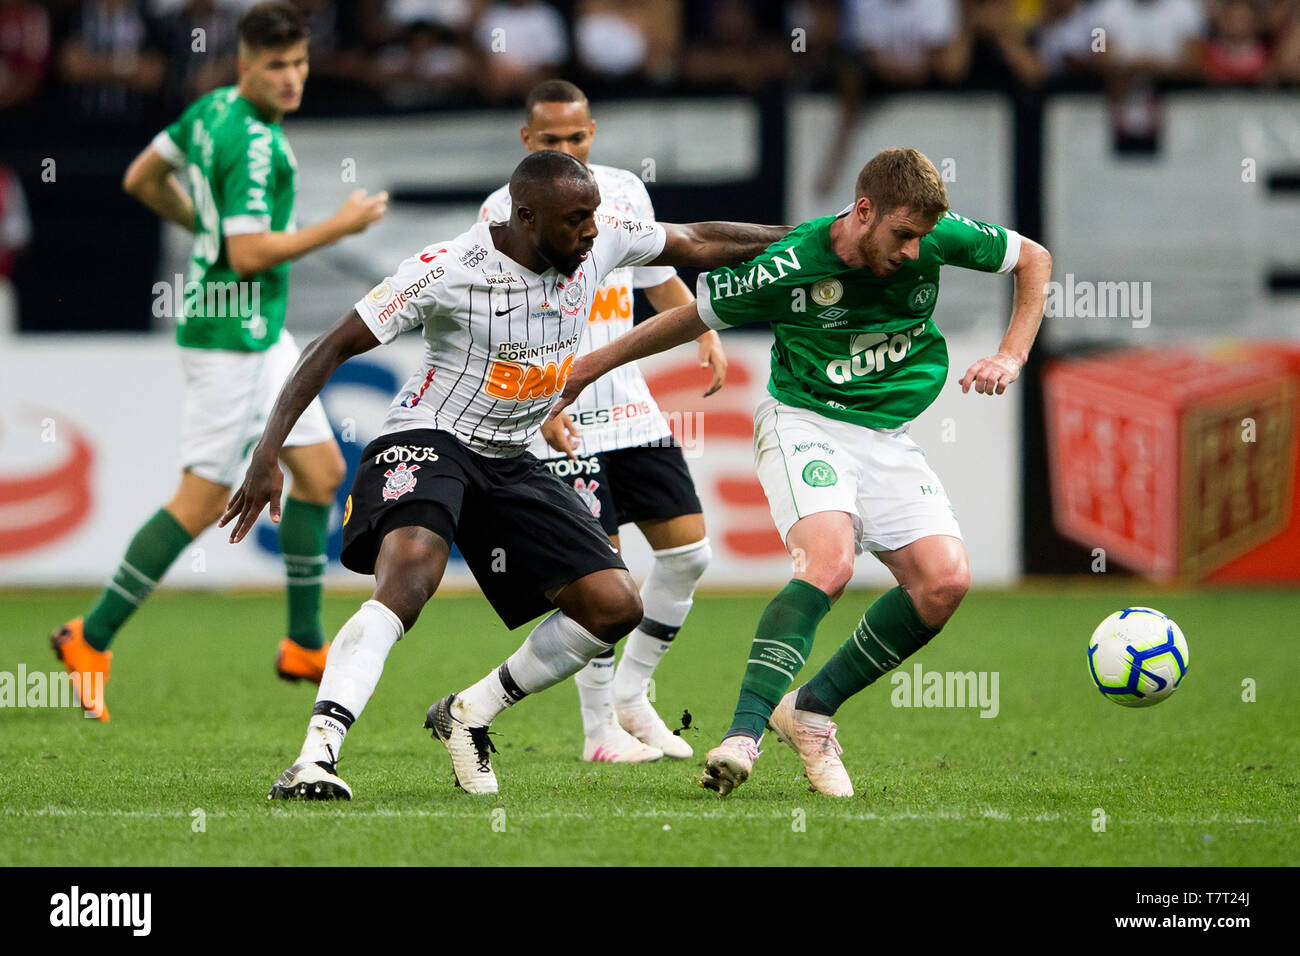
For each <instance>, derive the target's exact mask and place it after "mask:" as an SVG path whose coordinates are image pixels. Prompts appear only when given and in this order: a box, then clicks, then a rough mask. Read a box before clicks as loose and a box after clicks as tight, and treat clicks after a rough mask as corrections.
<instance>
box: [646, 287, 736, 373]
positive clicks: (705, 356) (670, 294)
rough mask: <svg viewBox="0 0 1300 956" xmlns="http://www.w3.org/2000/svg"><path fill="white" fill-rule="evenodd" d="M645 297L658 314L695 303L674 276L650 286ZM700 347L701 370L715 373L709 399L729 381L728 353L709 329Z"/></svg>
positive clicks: (702, 336) (714, 333)
mask: <svg viewBox="0 0 1300 956" xmlns="http://www.w3.org/2000/svg"><path fill="white" fill-rule="evenodd" d="M645 297H646V298H647V299H649V300H650V307H651V308H653V309H654V310H655V311H656V312H667V311H668V310H669V309H674V308H676V307H677V306H679V305H690V304H691V303H692V302H694V301H695V296H693V295H691V290H690V289H689V288H687V286H686V283H685V282H683V281H682V280H681V279H680V278H679V277H678V276H673V277H672V278H671V279H668V280H666V281H664V282H661V283H660V284H659V285H652V286H649V287H648V288H647V289H646V290H645ZM696 341H697V342H698V343H699V345H700V368H707V369H709V370H710V371H711V372H712V373H713V380H712V381H711V382H709V388H708V390H707V391H706V392H705V393H704V397H705V398H708V397H709V396H710V395H712V394H713V393H714V392H716V391H717V390H718V389H720V388H722V384H723V383H724V382H725V381H726V380H727V353H726V352H725V351H724V350H723V348H722V336H720V335H718V333H717V332H715V331H713V329H709V330H708V331H707V332H705V333H704V334H703V335H701V336H700V337H699V338H698V339H697V340H696Z"/></svg>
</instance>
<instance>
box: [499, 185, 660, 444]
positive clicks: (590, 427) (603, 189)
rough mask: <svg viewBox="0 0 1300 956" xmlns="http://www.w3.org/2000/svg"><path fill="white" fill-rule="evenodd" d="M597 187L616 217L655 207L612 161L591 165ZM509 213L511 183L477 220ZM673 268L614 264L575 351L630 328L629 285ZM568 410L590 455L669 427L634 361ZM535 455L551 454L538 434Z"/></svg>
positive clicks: (651, 280)
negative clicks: (616, 265) (621, 267)
mask: <svg viewBox="0 0 1300 956" xmlns="http://www.w3.org/2000/svg"><path fill="white" fill-rule="evenodd" d="M588 169H590V170H591V173H592V175H593V176H595V177H596V185H597V186H598V187H599V188H600V211H601V212H604V213H608V214H609V215H613V216H618V217H631V218H634V219H648V220H651V221H653V220H654V215H655V214H654V207H653V206H652V205H651V203H650V194H649V193H647V192H646V188H645V184H644V183H642V182H641V178H640V177H639V176H637V175H636V174H635V173H631V172H629V171H627V170H626V169H616V168H615V167H613V166H598V165H592V166H589V167H588ZM509 218H510V187H509V186H502V187H501V188H500V189H498V190H497V191H496V192H494V193H493V194H492V195H491V196H489V197H488V198H487V200H486V201H485V202H484V203H483V207H482V209H480V210H479V220H480V221H495V222H505V221H507V220H509ZM676 274H677V270H676V269H674V268H673V267H672V266H642V267H638V268H626V269H615V270H614V271H613V272H611V273H610V274H609V275H608V276H606V277H605V280H604V282H603V283H602V285H601V287H600V289H599V290H597V292H596V299H595V301H594V302H593V303H592V309H591V315H590V317H589V318H588V321H587V324H586V327H585V328H584V329H583V330H582V338H581V339H580V340H579V343H578V354H579V355H586V354H587V353H588V352H591V351H594V350H595V349H598V348H600V347H601V346H602V345H608V344H609V343H610V342H612V341H614V339H616V338H618V337H619V336H620V335H623V334H624V333H626V332H630V331H631V330H632V290H633V289H647V288H650V287H651V286H656V285H660V284H662V283H664V282H667V281H668V280H669V279H671V278H672V277H673V276H675V275H676ZM566 411H567V412H568V414H569V416H570V417H571V418H572V419H573V420H574V421H575V422H576V423H577V425H578V427H579V428H580V429H581V430H582V442H581V445H580V446H579V449H578V450H579V453H580V454H583V455H592V454H595V453H597V452H602V451H614V450H615V449H618V448H630V447H632V446H634V445H644V444H646V443H647V442H652V441H658V440H659V439H662V438H666V437H667V436H668V435H669V434H670V432H669V429H668V423H667V422H666V421H664V417H663V415H662V414H661V413H660V411H659V406H658V405H657V404H656V403H655V400H654V396H653V395H651V394H650V389H649V387H648V386H647V385H646V383H645V379H644V378H642V376H641V370H640V369H638V368H637V366H636V363H635V362H629V363H627V364H626V365H622V366H620V367H619V368H616V369H614V370H613V371H611V372H609V373H607V374H605V375H603V376H601V377H600V378H599V379H597V380H596V381H594V382H592V383H591V385H589V386H587V388H586V389H584V390H583V392H582V394H581V395H579V396H578V400H577V401H576V402H574V403H573V404H572V405H570V406H569V407H568V408H567V409H566ZM529 450H530V451H531V452H532V453H533V454H534V455H536V456H537V457H538V458H554V457H557V456H559V455H562V454H563V452H558V451H555V450H554V449H553V448H551V447H550V446H549V445H547V444H546V442H545V441H543V440H542V438H541V437H540V436H538V438H537V440H536V441H535V442H534V443H533V446H532V447H531V448H530V449H529Z"/></svg>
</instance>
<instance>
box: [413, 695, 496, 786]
mask: <svg viewBox="0 0 1300 956" xmlns="http://www.w3.org/2000/svg"><path fill="white" fill-rule="evenodd" d="M459 714H460V707H459V702H458V701H457V700H456V695H455V694H448V695H447V696H446V697H444V698H443V699H442V700H440V701H438V702H437V703H436V704H434V705H433V706H432V707H430V708H429V712H428V713H427V714H425V717H424V729H425V730H432V731H433V739H434V740H441V741H442V743H443V745H444V746H446V748H447V752H448V753H449V754H451V773H452V777H453V778H454V779H455V781H456V786H458V787H460V788H461V789H462V790H464V791H465V792H466V793H496V792H497V775H496V774H495V773H494V772H493V771H492V758H491V757H490V756H489V755H490V754H494V753H496V752H497V748H496V747H494V746H492V741H491V740H490V739H488V729H487V727H470V726H469V725H468V724H466V723H465V722H464V721H463V720H461V718H460V716H459Z"/></svg>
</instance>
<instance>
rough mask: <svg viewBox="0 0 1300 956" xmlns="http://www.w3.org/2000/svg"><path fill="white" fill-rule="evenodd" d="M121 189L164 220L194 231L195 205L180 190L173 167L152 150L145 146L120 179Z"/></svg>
mask: <svg viewBox="0 0 1300 956" xmlns="http://www.w3.org/2000/svg"><path fill="white" fill-rule="evenodd" d="M122 189H123V190H124V191H125V192H126V194H127V195H128V196H131V197H132V198H133V199H138V200H140V202H142V203H144V204H145V205H146V206H148V207H149V208H150V209H152V210H153V211H154V212H155V213H157V214H158V215H159V216H161V217H162V218H163V219H167V220H169V221H171V222H174V223H176V225H178V226H180V227H182V228H183V229H186V230H188V231H189V232H193V231H194V203H193V202H191V201H190V197H189V196H187V195H186V194H185V190H184V189H182V188H181V184H180V180H178V179H177V178H176V173H175V170H174V169H173V167H172V164H171V163H169V162H167V160H165V159H163V157H162V154H161V153H159V152H158V150H156V149H154V148H153V147H152V146H146V147H145V148H144V149H143V150H142V151H141V153H140V155H139V156H137V157H136V158H135V159H133V160H131V165H130V166H128V167H127V168H126V175H125V176H123V177H122Z"/></svg>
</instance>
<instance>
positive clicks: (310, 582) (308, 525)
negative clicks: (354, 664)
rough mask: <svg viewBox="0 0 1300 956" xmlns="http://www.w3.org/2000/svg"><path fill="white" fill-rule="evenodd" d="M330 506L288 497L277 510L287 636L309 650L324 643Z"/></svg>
mask: <svg viewBox="0 0 1300 956" xmlns="http://www.w3.org/2000/svg"><path fill="white" fill-rule="evenodd" d="M329 519H330V509H329V506H328V505H313V504H310V503H309V502H306V501H299V500H298V499H297V498H289V499H288V500H287V501H285V503H284V511H283V512H282V513H281V514H280V550H281V551H283V552H284V569H285V572H286V574H287V575H288V578H289V640H291V641H293V642H294V643H295V644H300V645H302V646H303V647H305V648H308V649H309V650H315V649H316V648H318V647H320V646H322V645H323V644H324V643H325V631H324V630H323V629H322V628H321V623H320V599H321V593H322V591H324V585H323V583H322V576H323V575H324V574H325V565H326V562H327V560H328V559H327V558H326V555H325V542H326V540H327V539H328V538H329Z"/></svg>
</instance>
